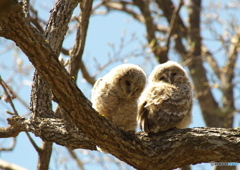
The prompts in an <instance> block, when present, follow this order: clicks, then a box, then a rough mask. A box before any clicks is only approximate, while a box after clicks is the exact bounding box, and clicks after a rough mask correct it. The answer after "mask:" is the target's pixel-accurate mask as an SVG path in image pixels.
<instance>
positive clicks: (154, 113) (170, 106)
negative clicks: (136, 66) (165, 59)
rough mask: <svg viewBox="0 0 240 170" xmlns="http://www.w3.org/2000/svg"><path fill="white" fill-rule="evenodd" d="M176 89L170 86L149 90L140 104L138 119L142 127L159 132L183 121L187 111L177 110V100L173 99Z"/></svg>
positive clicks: (148, 130)
mask: <svg viewBox="0 0 240 170" xmlns="http://www.w3.org/2000/svg"><path fill="white" fill-rule="evenodd" d="M174 91H175V90H174V89H171V88H170V87H168V88H166V87H164V86H162V87H152V88H151V89H149V91H148V92H147V94H148V95H146V96H145V97H144V98H145V100H144V102H142V103H141V104H140V105H139V109H138V120H139V122H140V129H141V130H142V129H144V131H145V132H147V133H149V132H154V133H158V132H159V131H165V130H168V129H171V128H175V127H176V125H177V124H178V123H180V122H181V121H182V119H183V118H184V116H185V112H176V111H177V110H178V109H176V108H175V107H176V106H175V105H174V104H175V103H176V101H172V99H171V95H172V94H173V93H174Z"/></svg>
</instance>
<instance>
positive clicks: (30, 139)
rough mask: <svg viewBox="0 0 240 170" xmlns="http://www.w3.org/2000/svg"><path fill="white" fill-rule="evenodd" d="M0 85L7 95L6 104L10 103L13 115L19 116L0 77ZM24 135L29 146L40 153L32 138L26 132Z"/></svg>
mask: <svg viewBox="0 0 240 170" xmlns="http://www.w3.org/2000/svg"><path fill="white" fill-rule="evenodd" d="M0 85H1V86H2V88H3V90H4V92H5V94H6V95H7V98H8V102H9V103H10V105H11V107H12V109H13V111H14V114H15V115H16V116H19V114H18V112H17V110H16V108H15V105H14V103H13V101H12V97H11V96H10V94H9V92H8V90H7V87H8V86H7V84H6V83H5V82H4V81H3V79H2V78H1V77H0ZM25 133H26V135H27V137H28V139H29V141H30V142H31V144H32V145H33V147H34V148H35V149H36V151H37V152H39V151H40V148H39V147H38V146H37V144H36V143H35V142H34V140H33V139H32V137H31V136H30V135H29V133H28V132H25Z"/></svg>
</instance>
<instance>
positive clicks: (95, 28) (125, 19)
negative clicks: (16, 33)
mask: <svg viewBox="0 0 240 170" xmlns="http://www.w3.org/2000/svg"><path fill="white" fill-rule="evenodd" d="M184 11H186V9H182V12H183V13H184ZM41 12H42V13H43V12H44V10H41ZM41 12H40V13H39V15H41ZM76 13H77V11H76ZM47 15H48V14H44V15H43V17H47ZM133 33H134V34H136V37H137V39H135V41H133V42H131V43H129V44H128V45H127V46H126V47H125V48H124V49H123V52H122V53H121V56H124V55H127V54H129V52H130V51H132V49H136V51H137V50H138V49H139V48H141V47H140V45H141V43H142V44H143V43H146V40H145V38H144V36H145V35H146V33H145V28H144V27H143V25H141V24H139V23H138V22H136V21H134V20H133V19H131V18H130V17H129V16H128V15H125V14H123V13H119V12H112V13H110V14H109V15H106V16H93V17H92V18H91V20H90V25H89V31H88V37H87V42H86V48H85V52H84V55H83V58H84V61H85V62H86V66H87V68H88V69H89V70H90V72H91V73H92V74H94V73H95V72H96V70H95V69H96V67H95V65H93V64H92V63H93V58H94V57H95V58H97V59H98V61H99V62H100V63H102V64H103V63H105V62H107V60H108V58H107V56H108V55H109V54H110V55H113V54H114V52H113V51H112V49H111V47H110V46H109V43H112V44H115V47H116V48H117V49H118V46H119V44H120V39H121V38H122V37H123V35H125V36H124V37H125V39H126V42H127V41H129V40H130V39H131V38H130V37H131V35H132V34H133ZM204 35H208V34H207V33H206V34H204ZM73 42H74V36H70V37H67V38H66V40H65V42H64V47H66V48H70V47H72V45H73ZM0 45H1V46H3V45H4V42H3V40H2V39H1V38H0ZM207 45H213V44H207ZM0 49H1V47H0ZM15 55H16V52H14V51H13V50H11V51H9V52H8V53H4V54H0V62H1V63H4V64H5V65H10V66H11V65H13V63H14V61H15V59H16V58H14V56H15ZM20 58H21V59H22V60H23V61H24V64H26V65H28V60H27V58H26V57H25V56H24V55H23V54H21V55H20ZM177 58H178V57H177V56H175V55H174V54H173V53H171V59H172V60H176V59H177ZM128 62H130V63H134V64H139V65H141V66H143V68H144V70H145V71H146V73H147V74H149V72H150V71H151V69H152V66H153V65H154V64H157V63H156V62H153V63H148V64H144V65H143V58H132V59H130V60H128ZM118 64H121V62H118V63H115V64H112V65H109V66H108V67H107V68H106V69H105V70H104V71H103V72H101V73H100V74H99V76H102V75H104V74H106V72H107V71H109V70H110V69H111V68H113V67H114V66H116V65H118ZM0 74H1V76H2V78H3V79H4V80H7V79H8V77H9V74H10V71H9V70H7V71H6V70H5V69H4V68H1V67H0ZM11 74H12V72H11ZM80 75H81V73H80ZM15 79H16V80H15V81H21V78H19V76H15ZM23 81H24V82H25V84H26V85H24V86H22V88H21V89H18V88H17V87H13V89H14V90H17V91H18V94H19V95H20V96H24V100H26V101H28V103H29V98H30V95H29V94H30V86H29V85H28V82H29V81H31V79H30V78H24V79H23ZM78 86H79V87H80V89H81V90H82V91H83V92H84V94H85V95H86V96H87V97H88V98H89V97H90V90H91V86H90V85H88V84H87V83H86V82H84V80H83V79H81V78H80V77H79V80H78ZM1 92H2V91H0V93H1ZM2 104H3V101H1V103H0V114H2V113H3V112H5V110H6V107H2V108H1V106H2ZM15 104H16V108H17V109H18V111H19V113H26V112H27V110H26V109H25V108H24V107H22V106H21V105H20V104H19V103H18V102H15ZM8 108H9V107H8ZM9 110H11V109H9ZM239 121H240V119H239V116H238V117H237V121H236V122H235V124H236V125H239ZM0 124H1V126H6V124H5V123H2V121H1V122H0ZM202 126H205V124H204V121H203V119H202V116H201V114H200V110H199V107H198V106H197V101H194V107H193V122H192V124H191V125H190V127H202ZM32 136H33V135H32ZM4 140H5V139H1V140H0V144H1V143H2V141H4ZM36 140H37V141H38V144H39V145H41V141H40V140H39V139H38V138H36ZM10 141H11V140H9V139H8V140H7V141H6V142H5V145H6V144H8V143H9V142H10ZM54 147H55V148H59V149H60V150H65V148H64V147H59V146H56V145H55V146H54ZM64 152H66V151H64ZM95 154H98V155H99V154H100V153H97V152H96V153H95ZM23 155H24V156H23ZM56 156H57V154H56V153H55V154H54V156H53V157H52V160H51V165H50V169H53V170H55V169H59V168H57V167H56V166H55V162H54V157H56ZM80 157H81V158H82V159H83V160H85V157H84V154H81V155H80ZM0 159H3V160H6V161H9V162H12V163H15V164H18V165H20V166H23V167H25V168H28V169H30V170H32V169H36V165H37V154H36V152H35V150H34V149H33V147H32V146H31V144H30V143H29V140H28V139H27V138H26V135H25V134H24V133H21V134H20V135H19V137H18V138H17V145H16V147H15V148H14V150H13V152H1V153H0ZM69 163H70V164H71V163H73V161H69ZM85 168H86V169H87V170H91V169H102V167H101V166H96V165H94V164H93V165H89V164H87V165H86V166H85ZM209 168H211V166H210V165H209V164H199V165H195V166H194V170H198V169H199V170H200V169H209ZM61 169H64V167H61ZM109 169H116V167H111V168H109ZM130 169H131V168H130Z"/></svg>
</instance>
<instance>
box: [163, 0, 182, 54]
mask: <svg viewBox="0 0 240 170" xmlns="http://www.w3.org/2000/svg"><path fill="white" fill-rule="evenodd" d="M183 4H184V3H183V0H180V2H179V5H178V7H177V8H176V9H175V10H174V11H173V14H172V19H171V22H170V25H169V26H170V28H169V30H168V32H167V39H166V47H167V50H168V49H169V45H170V39H171V36H172V34H173V31H174V29H175V25H176V19H177V16H178V13H179V11H180V9H181V7H182V5H183Z"/></svg>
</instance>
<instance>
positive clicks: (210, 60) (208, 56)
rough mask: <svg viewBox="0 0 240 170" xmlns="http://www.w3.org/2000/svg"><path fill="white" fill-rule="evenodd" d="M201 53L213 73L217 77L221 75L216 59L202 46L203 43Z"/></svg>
mask: <svg viewBox="0 0 240 170" xmlns="http://www.w3.org/2000/svg"><path fill="white" fill-rule="evenodd" d="M202 54H203V55H204V57H205V58H206V60H207V62H208V64H209V65H210V66H211V68H212V70H213V71H214V73H215V75H216V76H217V77H218V79H220V77H221V71H220V68H219V66H218V64H217V62H216V60H215V59H214V57H213V55H212V53H211V52H210V51H208V49H207V47H206V46H204V45H203V46H202Z"/></svg>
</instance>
